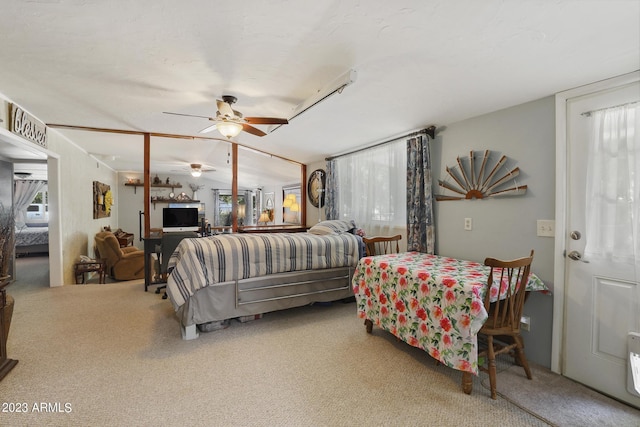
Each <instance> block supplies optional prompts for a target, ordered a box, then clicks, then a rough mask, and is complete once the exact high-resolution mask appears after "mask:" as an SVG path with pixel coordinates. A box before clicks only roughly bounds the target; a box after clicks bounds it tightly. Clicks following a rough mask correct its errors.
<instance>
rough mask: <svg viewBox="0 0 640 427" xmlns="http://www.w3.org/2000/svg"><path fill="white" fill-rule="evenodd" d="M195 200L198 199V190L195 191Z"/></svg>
mask: <svg viewBox="0 0 640 427" xmlns="http://www.w3.org/2000/svg"><path fill="white" fill-rule="evenodd" d="M193 200H198V192H197V191H194V192H193Z"/></svg>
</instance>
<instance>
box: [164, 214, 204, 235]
mask: <svg viewBox="0 0 640 427" xmlns="http://www.w3.org/2000/svg"><path fill="white" fill-rule="evenodd" d="M199 229H200V226H199V223H198V208H163V209H162V231H163V232H165V233H171V232H178V231H198V230H199Z"/></svg>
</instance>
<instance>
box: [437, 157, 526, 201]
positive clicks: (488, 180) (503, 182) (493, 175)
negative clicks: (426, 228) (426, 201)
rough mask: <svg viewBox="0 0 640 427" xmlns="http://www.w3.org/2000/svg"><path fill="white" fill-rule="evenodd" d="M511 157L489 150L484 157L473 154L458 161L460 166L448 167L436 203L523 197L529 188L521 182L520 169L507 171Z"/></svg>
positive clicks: (457, 159) (457, 164) (439, 182)
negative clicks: (519, 180) (519, 179)
mask: <svg viewBox="0 0 640 427" xmlns="http://www.w3.org/2000/svg"><path fill="white" fill-rule="evenodd" d="M507 160H508V159H507V156H500V157H499V158H498V156H497V155H494V154H493V153H491V151H489V150H485V151H484V153H483V154H482V155H479V156H478V155H476V153H475V152H473V151H471V152H470V153H469V156H468V157H466V158H465V157H462V158H460V157H458V158H456V165H455V166H452V167H449V166H447V167H446V169H445V170H446V172H447V174H448V175H447V176H446V177H445V179H444V180H439V181H438V185H439V186H440V188H441V189H442V190H441V191H442V193H441V194H436V200H438V201H444V200H463V199H484V198H487V197H501V196H522V195H524V194H525V193H526V192H527V186H526V185H522V184H520V183H519V182H518V180H517V178H518V176H519V175H520V168H518V167H516V168H513V169H510V168H509V167H507Z"/></svg>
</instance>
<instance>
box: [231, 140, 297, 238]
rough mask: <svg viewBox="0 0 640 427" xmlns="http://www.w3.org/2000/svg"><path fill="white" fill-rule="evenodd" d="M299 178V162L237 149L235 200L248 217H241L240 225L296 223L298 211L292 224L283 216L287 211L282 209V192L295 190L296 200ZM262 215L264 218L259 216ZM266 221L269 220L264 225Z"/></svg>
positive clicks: (283, 194) (284, 195)
mask: <svg viewBox="0 0 640 427" xmlns="http://www.w3.org/2000/svg"><path fill="white" fill-rule="evenodd" d="M301 177H302V165H301V164H299V163H295V162H292V161H288V160H285V159H282V158H280V157H276V156H272V155H270V154H266V153H262V152H260V151H257V150H252V149H250V148H246V147H242V146H238V199H239V203H241V200H242V199H244V200H245V204H246V206H247V207H246V208H245V212H248V211H249V210H250V211H251V216H250V217H245V221H244V223H243V225H244V226H248V225H251V226H253V225H255V226H258V225H260V226H264V225H269V226H274V225H281V226H282V225H291V224H300V223H301V221H300V215H301V212H298V215H297V222H292V221H291V217H290V216H287V215H286V214H287V213H289V211H290V209H286V210H284V209H283V203H284V200H285V197H286V194H285V193H284V192H283V190H284V189H285V188H287V189H292V188H296V187H297V189H298V193H297V194H298V196H297V197H298V201H300V200H301V199H300V197H301V195H300V186H301V183H300V180H301ZM263 213H266V214H267V216H266V217H265V216H263V215H262V214H263ZM266 218H269V221H268V222H266V223H265V221H264V220H265V219H266ZM238 219H240V215H238ZM238 225H239V226H240V223H239V222H238Z"/></svg>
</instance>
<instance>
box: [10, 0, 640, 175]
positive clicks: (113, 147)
mask: <svg viewBox="0 0 640 427" xmlns="http://www.w3.org/2000/svg"><path fill="white" fill-rule="evenodd" d="M0 35H1V39H2V42H1V43H0V64H2V65H1V66H0V93H2V94H4V95H5V96H6V97H8V98H9V99H10V100H12V101H13V102H15V103H17V104H19V105H20V106H22V107H23V108H24V109H26V110H27V111H29V112H30V113H31V114H33V115H35V116H36V117H38V118H39V119H40V120H42V121H44V122H46V123H58V124H68V125H78V126H89V127H99V128H113V129H127V130H137V131H145V132H158V133H171V134H187V135H197V132H198V131H199V130H201V129H202V128H204V127H206V126H207V125H208V124H209V122H208V121H207V120H206V119H202V118H191V117H180V116H169V115H166V114H163V113H162V112H163V111H172V112H177V113H186V114H196V115H204V116H211V115H215V112H216V106H215V100H216V99H219V98H220V97H221V96H222V95H224V94H231V95H234V96H236V97H237V98H238V102H237V104H235V105H234V108H235V109H237V110H239V111H241V112H242V113H243V114H244V115H245V116H275V117H285V118H289V117H291V114H292V112H293V111H294V109H295V107H296V106H297V105H298V104H300V103H301V102H303V101H305V100H306V99H308V98H309V97H311V96H313V95H314V94H316V93H317V91H318V90H319V89H321V88H322V87H323V86H325V85H327V84H328V83H329V82H331V81H332V80H333V79H335V78H336V77H337V76H339V75H341V74H343V73H345V72H346V71H347V70H349V69H354V70H356V71H357V74H358V78H357V81H356V82H355V83H354V84H353V85H351V86H349V87H348V88H346V89H345V90H344V91H343V93H342V94H339V95H336V96H333V97H331V98H329V99H327V100H326V101H325V102H323V103H321V104H319V105H318V106H316V107H314V108H313V109H311V110H309V111H308V112H307V113H305V114H303V115H301V116H299V117H297V118H296V119H294V120H292V121H291V123H290V124H288V125H286V126H283V127H281V128H279V129H278V130H276V131H275V132H273V133H271V134H268V135H267V136H265V137H262V138H260V137H256V136H253V135H250V134H246V133H242V134H241V135H240V136H238V137H237V138H236V140H237V141H238V142H239V143H241V144H244V145H246V146H249V147H255V148H257V149H260V150H264V151H267V152H271V153H274V154H277V155H280V156H284V157H286V158H289V159H293V160H296V161H299V162H302V163H309V162H313V161H318V160H321V159H323V158H324V157H326V156H328V155H334V154H339V153H341V152H345V151H347V150H350V149H353V148H357V147H362V146H366V145H369V144H372V143H375V142H378V141H381V140H385V139H388V138H390V137H393V136H398V135H402V134H404V133H407V132H410V131H413V130H416V129H419V128H422V127H425V126H427V125H430V124H435V125H437V126H445V125H447V124H449V123H453V122H456V121H459V120H463V119H466V118H469V117H473V116H477V115H480V114H483V113H487V112H491V111H495V110H498V109H502V108H506V107H509V106H513V105H517V104H520V103H523V102H527V101H530V100H534V99H538V98H541V97H545V96H550V95H552V94H554V93H556V92H559V91H563V90H566V89H570V88H572V87H576V86H580V85H584V84H587V83H591V82H594V81H598V80H601V79H605V78H608V77H613V76H616V75H620V74H624V73H628V72H631V71H634V70H637V69H639V68H640V1H638V0H623V1H615V0H608V1H604V0H603V1H565V0H555V1H550V0H539V1H534V0H532V1H498V0H483V1H477V0H469V1H450V0H442V1H440V0H421V1H393V2H391V1H388V0H384V1H377V0H373V1H337V0H336V1H330V0H313V1H299V0H295V1H294V0H272V1H269V2H267V1H264V0H245V1H239V2H219V1H211V0H199V1H195V0H185V1H181V2H177V1H166V0H160V1H130V0H127V1H124V0H112V1H99V0H31V1H29V0H22V1H20V0H13V1H10V2H4V3H3V6H2V11H1V13H0ZM262 128H263V130H266V129H265V128H264V127H262ZM63 133H64V134H65V135H66V136H67V137H68V138H69V139H71V140H73V141H74V142H75V143H76V144H78V145H79V146H81V147H84V148H85V149H86V150H87V152H90V153H93V154H95V155H96V156H99V157H100V158H101V159H102V160H103V161H105V163H108V164H110V165H112V166H113V167H114V168H116V169H122V170H135V169H138V170H140V169H141V166H142V163H141V162H142V160H141V153H142V138H141V137H131V136H126V137H125V136H117V137H114V136H113V135H104V134H96V133H88V132H78V131H63ZM209 135H210V136H219V135H215V134H213V133H212V134H209ZM196 142H197V143H196ZM196 142H194V141H186V140H175V141H173V143H172V145H171V144H169V145H170V146H168V147H167V148H166V150H165V149H164V148H161V147H160V145H161V144H160V143H158V144H156V146H154V145H152V157H155V160H153V161H156V162H161V161H164V162H173V163H174V164H171V165H169V166H168V167H172V168H175V167H176V165H181V164H182V165H184V164H187V163H190V162H199V163H207V164H214V166H215V163H216V162H219V161H222V160H223V159H224V160H226V158H225V156H224V155H222V156H221V155H220V154H219V153H218V154H217V155H214V154H212V153H215V152H217V151H216V150H217V148H216V147H214V146H213V143H208V142H206V141H200V140H198V141H196ZM152 144H153V141H152ZM222 144H224V143H222ZM224 151H226V150H224V149H222V152H223V153H224ZM220 157H222V158H223V159H220ZM133 158H135V159H136V162H134V163H132V162H131V161H130V160H131V159H133ZM137 159H139V160H137Z"/></svg>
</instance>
